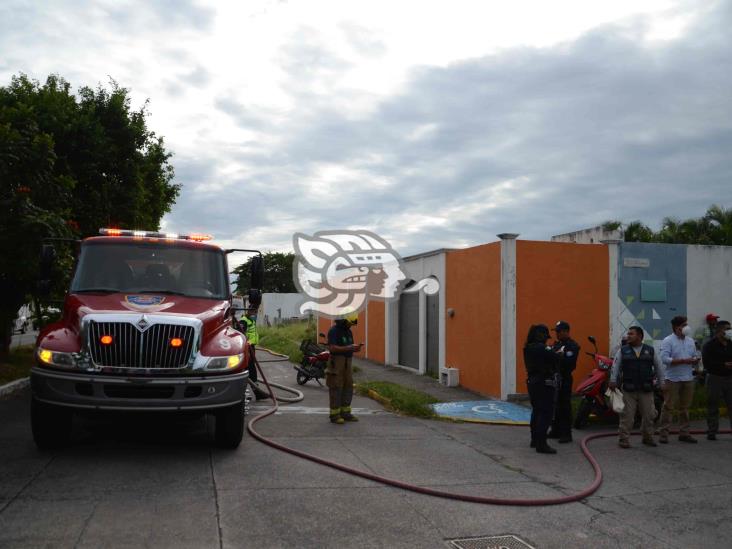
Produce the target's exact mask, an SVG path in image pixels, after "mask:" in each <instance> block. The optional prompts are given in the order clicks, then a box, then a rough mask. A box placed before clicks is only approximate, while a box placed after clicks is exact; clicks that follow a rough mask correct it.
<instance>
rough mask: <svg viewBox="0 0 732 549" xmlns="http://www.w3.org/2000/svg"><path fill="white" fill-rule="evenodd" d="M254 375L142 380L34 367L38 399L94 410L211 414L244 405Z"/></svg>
mask: <svg viewBox="0 0 732 549" xmlns="http://www.w3.org/2000/svg"><path fill="white" fill-rule="evenodd" d="M248 378H249V373H248V371H247V370H244V371H242V372H237V373H234V374H224V375H216V376H212V375H208V376H180V377H166V378H143V377H125V376H108V375H89V374H85V373H77V372H61V371H56V370H49V369H46V368H40V367H34V368H32V369H31V388H32V391H33V396H34V397H35V398H37V399H38V400H40V401H43V402H47V403H49V404H57V405H60V406H69V407H72V408H79V409H90V410H95V409H96V410H131V411H132V410H134V411H184V410H190V411H203V412H205V411H208V410H215V409H217V408H224V407H226V406H231V405H233V404H237V403H240V402H241V401H242V400H243V399H244V392H245V389H246V384H247V380H248Z"/></svg>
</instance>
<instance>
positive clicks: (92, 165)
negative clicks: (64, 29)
mask: <svg viewBox="0 0 732 549" xmlns="http://www.w3.org/2000/svg"><path fill="white" fill-rule="evenodd" d="M146 109H147V103H146V104H145V105H143V107H142V108H140V109H138V110H133V109H132V108H131V106H130V99H129V95H128V90H126V89H124V88H121V87H119V86H118V85H117V83H116V82H112V83H111V85H110V89H105V88H103V87H101V86H100V87H99V88H97V89H96V90H93V89H91V88H88V87H83V88H81V89H80V90H79V92H78V94H77V95H74V94H73V93H72V92H71V86H70V84H69V83H68V82H66V81H65V80H64V79H63V78H60V77H58V76H55V75H52V76H49V77H48V78H47V80H46V82H45V83H44V84H40V83H39V82H37V81H34V80H31V79H29V78H27V77H26V76H25V75H20V76H16V77H13V78H12V80H11V82H10V84H9V85H8V86H6V87H0V207H2V210H1V211H0V284H2V287H1V288H0V292H2V298H1V299H0V355H2V353H4V352H7V350H8V346H9V343H10V333H11V330H12V321H13V319H14V317H15V314H16V312H17V310H18V308H19V307H20V306H21V305H22V304H23V303H25V302H27V301H28V299H30V298H31V297H32V296H33V295H34V293H35V282H36V280H37V278H38V252H39V249H40V244H41V240H42V239H43V238H47V237H86V236H89V235H92V234H96V232H97V230H98V229H99V227H104V226H124V227H127V228H133V229H134V228H140V229H151V230H156V229H158V228H159V224H160V219H161V218H162V216H163V214H164V213H165V212H167V211H170V208H171V206H172V204H173V203H174V202H175V199H176V197H177V196H178V194H179V192H180V186H179V185H176V184H174V183H173V182H172V180H173V175H174V173H173V168H172V166H171V165H170V164H169V159H170V156H171V155H170V153H168V152H167V151H166V149H165V146H164V143H163V140H162V138H160V137H158V136H156V135H155V134H154V133H153V132H152V131H150V130H149V129H148V128H147V125H146V116H147V114H148V113H147V111H146ZM60 251H62V250H60ZM69 262H70V256H69V253H68V252H67V253H66V254H62V255H61V258H60V261H59V264H60V266H62V267H63V266H66V267H68V266H69ZM64 271H65V272H64V274H66V275H67V276H68V274H69V269H68V268H66V269H65V270H64ZM57 287H63V284H62V283H59V284H57Z"/></svg>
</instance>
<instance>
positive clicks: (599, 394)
mask: <svg viewBox="0 0 732 549" xmlns="http://www.w3.org/2000/svg"><path fill="white" fill-rule="evenodd" d="M587 339H588V340H589V341H590V343H592V345H593V346H594V347H595V352H594V353H589V352H586V354H588V355H590V356H591V357H592V360H593V361H594V363H595V368H594V369H593V370H592V372H590V374H589V375H588V376H587V377H586V378H585V379H584V380H583V381H582V383H580V384H579V385H578V386H577V394H578V395H580V396H581V397H582V401H581V402H580V405H579V408H578V409H577V416H576V417H575V418H574V428H575V429H582V428H583V427H584V426H585V425H587V422H588V421H589V418H590V414H595V415H596V416H598V417H602V416H605V415H614V414H615V412H613V409H612V408H611V407H610V405H609V402H607V399H606V398H605V391H606V390H607V383H608V380H609V378H610V368H612V365H613V361H612V359H611V358H610V357H607V356H604V355H601V354H600V353H599V352H598V350H597V341H596V340H595V338H594V336H590V337H588V338H587Z"/></svg>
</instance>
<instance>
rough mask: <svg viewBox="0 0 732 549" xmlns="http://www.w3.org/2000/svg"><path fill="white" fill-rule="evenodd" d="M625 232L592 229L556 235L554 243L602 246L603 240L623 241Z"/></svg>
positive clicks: (553, 239) (600, 228)
mask: <svg viewBox="0 0 732 549" xmlns="http://www.w3.org/2000/svg"><path fill="white" fill-rule="evenodd" d="M622 238H623V231H622V230H620V229H617V230H614V231H606V230H605V229H603V228H602V226H599V227H591V228H589V229H583V230H581V231H574V232H571V233H564V234H558V235H554V236H553V237H552V242H576V243H577V244H600V243H601V242H602V241H603V240H621V239H622Z"/></svg>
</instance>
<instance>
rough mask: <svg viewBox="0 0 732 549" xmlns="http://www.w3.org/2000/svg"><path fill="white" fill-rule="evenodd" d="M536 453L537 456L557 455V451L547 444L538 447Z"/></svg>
mask: <svg viewBox="0 0 732 549" xmlns="http://www.w3.org/2000/svg"><path fill="white" fill-rule="evenodd" d="M536 453H537V454H556V453H557V451H556V450H555V449H554V448H552V447H551V446H549V445H548V444H547V443H546V442H545V443H544V444H537V445H536Z"/></svg>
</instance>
